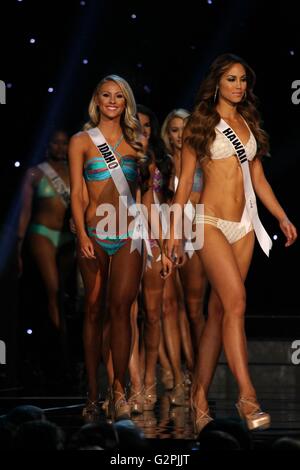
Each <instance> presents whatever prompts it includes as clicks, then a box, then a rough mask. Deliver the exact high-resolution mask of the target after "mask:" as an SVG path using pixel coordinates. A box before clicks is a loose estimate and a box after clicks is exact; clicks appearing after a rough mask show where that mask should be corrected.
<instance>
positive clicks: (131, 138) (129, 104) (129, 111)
mask: <svg viewBox="0 0 300 470" xmlns="http://www.w3.org/2000/svg"><path fill="white" fill-rule="evenodd" d="M106 82H114V83H116V84H117V85H118V86H119V87H120V89H121V91H122V93H123V96H124V98H125V110H124V112H123V114H122V116H121V119H120V124H121V128H122V131H123V134H124V137H125V140H126V141H127V142H128V143H129V145H131V146H132V147H133V148H134V149H135V150H136V151H137V152H138V153H139V154H140V156H141V155H142V154H141V149H142V145H141V143H140V142H139V141H138V139H139V136H140V134H141V125H140V123H139V121H138V119H137V118H136V103H135V99H134V95H133V92H132V89H131V87H130V85H129V83H128V82H127V81H126V80H124V78H122V77H119V76H118V75H107V76H106V77H104V78H103V79H102V80H101V81H100V82H99V83H98V85H97V86H96V88H95V90H94V93H93V96H92V99H91V101H90V104H89V108H88V112H89V117H90V120H89V121H88V122H87V123H86V124H85V125H84V126H83V130H84V131H86V130H88V129H92V128H93V127H97V126H98V124H99V122H100V119H101V114H100V110H99V106H98V104H97V102H96V97H97V95H98V93H99V90H100V88H101V86H102V85H103V84H104V83H106Z"/></svg>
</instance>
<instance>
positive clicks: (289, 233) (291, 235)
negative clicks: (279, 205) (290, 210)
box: [279, 217, 297, 247]
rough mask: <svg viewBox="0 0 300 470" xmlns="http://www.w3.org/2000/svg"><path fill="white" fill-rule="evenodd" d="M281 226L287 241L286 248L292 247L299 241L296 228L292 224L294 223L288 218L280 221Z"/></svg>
mask: <svg viewBox="0 0 300 470" xmlns="http://www.w3.org/2000/svg"><path fill="white" fill-rule="evenodd" d="M279 225H280V228H281V230H282V231H283V233H284V235H285V236H286V239H287V241H286V244H285V245H284V246H286V247H288V246H291V245H292V244H293V243H294V242H295V241H296V239H297V229H296V227H295V226H294V225H293V224H292V222H291V221H290V220H289V219H288V218H287V217H285V218H284V219H281V220H280V221H279Z"/></svg>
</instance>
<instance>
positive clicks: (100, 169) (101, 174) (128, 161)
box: [84, 135, 138, 182]
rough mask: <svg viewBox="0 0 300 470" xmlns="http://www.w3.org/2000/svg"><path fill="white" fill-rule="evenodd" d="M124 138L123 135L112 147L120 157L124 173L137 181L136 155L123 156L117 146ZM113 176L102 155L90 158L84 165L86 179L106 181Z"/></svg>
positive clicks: (131, 179)
mask: <svg viewBox="0 0 300 470" xmlns="http://www.w3.org/2000/svg"><path fill="white" fill-rule="evenodd" d="M122 140H123V135H122V136H121V138H120V139H119V141H118V142H117V143H116V145H115V146H114V147H111V146H109V147H110V149H111V150H112V151H113V152H114V153H115V154H116V155H117V156H118V157H119V163H120V166H121V168H122V170H123V172H124V175H125V177H126V179H127V180H128V181H131V182H134V181H136V178H137V175H138V172H137V161H136V159H135V158H134V157H129V156H128V157H127V156H122V155H121V154H120V153H119V152H118V151H117V148H118V147H119V145H120V143H121V142H122ZM109 178H111V175H110V172H109V170H108V169H107V166H106V163H105V161H104V158H103V157H102V156H98V157H93V158H89V160H88V161H87V162H86V163H85V165H84V179H85V180H86V181H105V180H108V179H109Z"/></svg>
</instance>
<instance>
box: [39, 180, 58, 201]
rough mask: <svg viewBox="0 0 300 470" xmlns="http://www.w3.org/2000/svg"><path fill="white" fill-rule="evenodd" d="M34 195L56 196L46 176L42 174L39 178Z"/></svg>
mask: <svg viewBox="0 0 300 470" xmlns="http://www.w3.org/2000/svg"><path fill="white" fill-rule="evenodd" d="M36 196H37V197H55V196H57V192H56V191H55V189H54V188H53V186H52V184H51V183H50V181H49V180H48V178H47V177H46V176H45V175H44V176H42V178H41V179H40V181H39V183H38V185H37V187H36Z"/></svg>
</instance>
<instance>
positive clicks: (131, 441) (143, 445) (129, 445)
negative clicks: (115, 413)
mask: <svg viewBox="0 0 300 470" xmlns="http://www.w3.org/2000/svg"><path fill="white" fill-rule="evenodd" d="M114 427H115V429H116V431H117V433H118V437H119V446H118V448H119V450H124V451H125V450H127V449H136V450H137V451H138V450H140V451H142V450H147V449H148V443H147V441H146V439H145V438H144V434H143V431H142V430H141V429H140V428H138V427H137V426H136V425H135V424H134V423H133V421H131V420H129V419H122V420H120V421H116V422H115V423H114Z"/></svg>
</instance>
